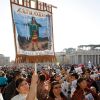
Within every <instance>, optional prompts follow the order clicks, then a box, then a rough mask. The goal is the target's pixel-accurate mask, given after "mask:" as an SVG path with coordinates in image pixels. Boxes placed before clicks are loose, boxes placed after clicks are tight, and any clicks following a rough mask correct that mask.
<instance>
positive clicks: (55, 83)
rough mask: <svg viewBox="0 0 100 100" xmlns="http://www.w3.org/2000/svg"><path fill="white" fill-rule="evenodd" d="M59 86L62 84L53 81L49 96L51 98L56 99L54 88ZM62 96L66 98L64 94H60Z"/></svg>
mask: <svg viewBox="0 0 100 100" xmlns="http://www.w3.org/2000/svg"><path fill="white" fill-rule="evenodd" d="M57 84H60V83H59V82H58V81H53V82H52V83H51V89H50V92H49V96H50V97H51V98H56V97H55V95H54V93H53V88H54V86H55V85H57ZM60 96H61V97H65V96H64V94H63V93H62V92H61V93H60Z"/></svg>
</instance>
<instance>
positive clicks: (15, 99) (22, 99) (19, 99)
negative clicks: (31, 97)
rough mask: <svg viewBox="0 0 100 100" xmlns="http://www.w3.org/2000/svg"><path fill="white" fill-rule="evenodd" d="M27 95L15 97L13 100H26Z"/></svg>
mask: <svg viewBox="0 0 100 100" xmlns="http://www.w3.org/2000/svg"><path fill="white" fill-rule="evenodd" d="M26 97H27V95H25V94H18V95H16V96H14V97H13V98H12V99H11V100H26Z"/></svg>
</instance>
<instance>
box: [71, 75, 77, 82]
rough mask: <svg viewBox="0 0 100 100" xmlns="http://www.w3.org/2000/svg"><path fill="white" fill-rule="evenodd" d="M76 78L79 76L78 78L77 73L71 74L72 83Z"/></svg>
mask: <svg viewBox="0 0 100 100" xmlns="http://www.w3.org/2000/svg"><path fill="white" fill-rule="evenodd" d="M78 77H79V76H78V74H77V73H73V74H71V80H72V81H73V80H76V79H78Z"/></svg>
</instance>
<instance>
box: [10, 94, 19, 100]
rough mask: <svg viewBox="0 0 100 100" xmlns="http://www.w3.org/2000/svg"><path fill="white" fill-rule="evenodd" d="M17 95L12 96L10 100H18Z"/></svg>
mask: <svg viewBox="0 0 100 100" xmlns="http://www.w3.org/2000/svg"><path fill="white" fill-rule="evenodd" d="M19 97H20V96H19V95H16V96H14V97H13V98H12V99H11V100H18V99H19Z"/></svg>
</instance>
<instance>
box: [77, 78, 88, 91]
mask: <svg viewBox="0 0 100 100" xmlns="http://www.w3.org/2000/svg"><path fill="white" fill-rule="evenodd" d="M84 80H86V79H85V78H83V77H81V78H79V79H78V80H77V87H76V89H80V86H79V84H80V83H81V82H82V81H84Z"/></svg>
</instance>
